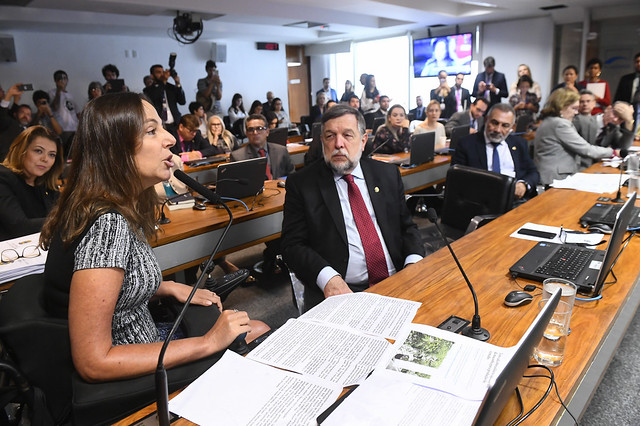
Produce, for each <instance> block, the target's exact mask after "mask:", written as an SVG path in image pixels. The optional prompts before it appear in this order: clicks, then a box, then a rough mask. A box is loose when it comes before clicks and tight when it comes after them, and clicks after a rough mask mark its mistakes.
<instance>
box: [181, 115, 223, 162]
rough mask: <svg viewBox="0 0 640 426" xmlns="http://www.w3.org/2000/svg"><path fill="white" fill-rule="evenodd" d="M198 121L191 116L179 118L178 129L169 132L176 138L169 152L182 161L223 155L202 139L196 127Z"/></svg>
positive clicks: (198, 123)
mask: <svg viewBox="0 0 640 426" xmlns="http://www.w3.org/2000/svg"><path fill="white" fill-rule="evenodd" d="M199 125H200V121H198V117H196V116H195V115H193V114H186V115H183V116H182V117H180V123H179V124H178V128H177V129H175V130H173V129H172V130H170V131H169V132H170V133H171V134H172V135H173V137H174V138H176V143H175V145H173V146H172V147H171V152H173V153H174V154H176V155H179V156H180V158H181V159H182V161H189V160H199V159H201V158H203V157H209V156H211V155H217V154H224V152H223V151H222V150H220V149H218V147H216V146H213V145H211V144H210V143H209V141H208V140H206V139H205V138H203V137H202V135H201V134H200V130H198V126H199Z"/></svg>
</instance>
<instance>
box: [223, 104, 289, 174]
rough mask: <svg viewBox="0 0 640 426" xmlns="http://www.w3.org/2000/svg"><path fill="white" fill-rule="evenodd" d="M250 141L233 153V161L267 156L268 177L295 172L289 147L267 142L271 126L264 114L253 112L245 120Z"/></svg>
mask: <svg viewBox="0 0 640 426" xmlns="http://www.w3.org/2000/svg"><path fill="white" fill-rule="evenodd" d="M245 130H246V132H247V133H246V134H247V138H248V139H249V143H248V144H246V145H245V146H243V147H242V148H239V149H236V150H235V151H233V152H232V153H231V157H230V160H231V161H241V160H248V159H250V158H260V157H267V167H268V171H267V173H266V177H267V179H277V178H281V177H285V176H288V175H289V174H290V173H293V171H294V169H295V166H294V165H293V162H292V161H291V157H290V156H289V151H287V148H286V147H284V146H282V145H278V144H275V143H267V136H268V135H269V126H268V123H267V119H266V118H265V117H264V116H263V115H262V114H251V115H250V116H249V117H247V119H246V121H245Z"/></svg>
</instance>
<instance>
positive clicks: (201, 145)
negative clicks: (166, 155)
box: [169, 129, 224, 157]
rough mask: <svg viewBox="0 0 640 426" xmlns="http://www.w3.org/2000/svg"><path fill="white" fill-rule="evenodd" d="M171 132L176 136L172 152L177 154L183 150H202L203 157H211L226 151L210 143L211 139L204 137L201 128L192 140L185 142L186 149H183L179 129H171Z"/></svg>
mask: <svg viewBox="0 0 640 426" xmlns="http://www.w3.org/2000/svg"><path fill="white" fill-rule="evenodd" d="M169 133H171V134H172V135H173V137H174V138H176V144H175V145H173V146H172V147H171V152H173V153H174V154H176V155H180V153H181V152H189V151H200V153H201V154H202V156H203V157H210V156H212V155H217V154H224V152H222V151H220V150H219V149H218V147H217V146H213V145H211V144H210V143H209V141H208V140H207V139H205V138H203V137H202V135H201V134H200V130H198V132H197V133H196V136H195V137H194V138H193V140H192V141H191V142H184V145H185V148H186V149H185V150H183V149H182V144H181V143H180V137H179V136H178V131H177V130H173V129H172V130H170V131H169Z"/></svg>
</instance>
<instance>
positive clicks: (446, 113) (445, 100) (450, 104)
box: [429, 89, 456, 118]
mask: <svg viewBox="0 0 640 426" xmlns="http://www.w3.org/2000/svg"><path fill="white" fill-rule="evenodd" d="M450 95H451V92H449V94H448V95H447V96H444V97H442V98H441V97H440V96H438V95H436V89H433V90H431V92H430V93H429V97H430V98H431V100H432V101H433V100H436V101H438V102H440V103H441V104H444V109H443V110H442V113H441V114H440V117H441V118H449V117H451V114H453V113H454V112H456V98H451V96H450Z"/></svg>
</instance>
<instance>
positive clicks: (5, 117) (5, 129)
mask: <svg viewBox="0 0 640 426" xmlns="http://www.w3.org/2000/svg"><path fill="white" fill-rule="evenodd" d="M20 84H21V83H18V84H14V85H13V86H11V87H10V88H9V89H8V90H7V91H6V93H4V92H3V93H4V96H3V98H2V101H1V102H0V161H2V160H4V157H5V156H6V155H7V152H9V147H10V146H11V143H12V142H13V141H14V139H15V138H17V137H18V135H19V134H20V132H22V131H23V130H24V129H26V128H27V127H28V126H29V124H30V123H31V108H29V106H28V105H25V106H24V108H22V107H16V105H18V102H20V97H21V96H22V93H23V92H22V91H20V90H19V89H18V87H19V86H20ZM12 98H13V107H14V108H13V110H10V109H9V106H10V105H11V102H12Z"/></svg>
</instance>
